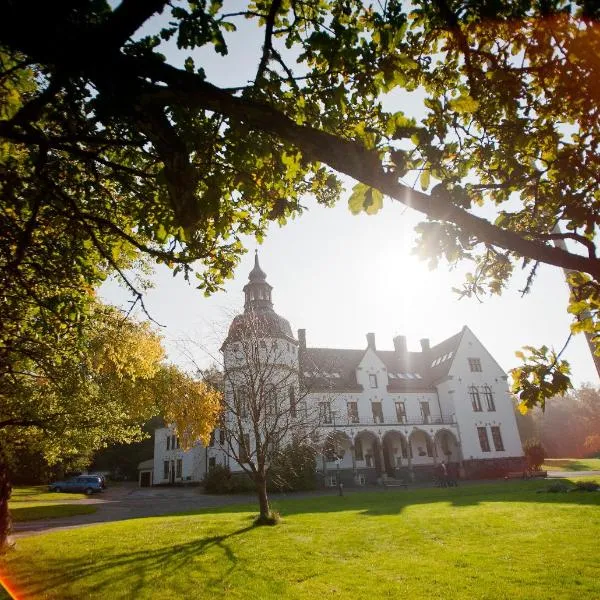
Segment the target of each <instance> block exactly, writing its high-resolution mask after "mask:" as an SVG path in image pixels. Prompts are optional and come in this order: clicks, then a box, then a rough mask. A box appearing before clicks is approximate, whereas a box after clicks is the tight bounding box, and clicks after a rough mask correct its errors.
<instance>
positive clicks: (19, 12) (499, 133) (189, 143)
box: [0, 0, 600, 406]
mask: <svg viewBox="0 0 600 600" xmlns="http://www.w3.org/2000/svg"><path fill="white" fill-rule="evenodd" d="M0 6H1V7H2V15H3V19H2V21H1V23H0V44H1V46H2V54H1V65H0V81H1V86H0V94H2V97H1V101H2V102H1V104H2V106H1V108H0V140H1V145H0V186H1V187H2V203H3V208H4V210H3V217H2V218H3V220H4V222H3V232H2V233H3V234H4V233H5V231H6V232H7V233H8V238H7V240H8V241H7V242H6V243H5V242H2V243H3V244H4V246H3V253H4V255H3V256H4V257H3V259H2V260H3V263H2V276H3V278H6V280H9V279H10V281H12V282H17V283H15V284H14V285H16V286H18V292H15V294H16V295H15V297H18V294H20V293H21V291H22V290H23V289H25V290H26V292H25V295H26V298H27V302H29V303H31V304H32V305H33V306H35V307H36V308H35V310H38V307H39V305H40V304H42V305H43V306H44V310H47V311H50V312H51V313H52V314H55V313H56V311H61V310H63V311H66V313H67V316H68V315H69V314H70V313H71V312H72V310H71V308H70V306H71V305H70V303H69V302H67V303H66V304H65V303H61V301H60V294H56V293H52V294H50V295H49V297H45V296H43V297H39V296H38V295H36V294H35V293H33V292H35V288H33V291H32V286H31V283H30V279H29V274H30V275H31V277H34V273H36V269H37V270H39V271H40V273H39V275H40V276H41V277H42V278H43V277H45V276H46V273H44V269H45V268H46V266H47V268H48V270H49V271H53V270H54V266H53V265H54V263H53V262H47V263H43V262H41V261H40V262H37V261H36V252H38V248H39V247H41V248H43V252H44V253H45V254H44V257H46V253H47V254H48V256H49V257H50V258H53V259H55V261H56V263H59V264H61V265H64V264H67V263H66V262H61V260H60V259H61V256H64V257H69V258H70V259H71V260H70V261H69V263H68V264H69V268H73V269H74V270H73V274H74V278H73V280H72V281H73V283H72V285H73V286H77V277H78V276H80V274H81V273H82V272H85V275H86V277H87V276H90V277H91V280H92V281H97V280H98V279H99V278H101V277H100V274H98V273H96V272H95V268H96V265H95V263H94V261H93V260H89V259H88V258H87V257H88V252H92V255H95V256H97V257H99V258H100V261H99V263H100V264H103V265H105V267H106V269H110V268H112V269H117V270H118V271H120V272H121V273H122V275H123V277H127V275H126V273H125V272H124V270H123V266H122V263H121V261H125V262H131V261H132V260H135V257H136V256H140V253H141V255H145V256H150V257H152V258H154V259H156V260H158V261H159V262H164V263H166V264H168V265H169V266H171V267H173V268H174V270H175V271H182V272H183V273H184V274H185V275H186V276H189V275H190V273H191V271H192V267H191V265H192V263H193V261H195V260H199V261H201V262H202V264H203V267H204V268H203V269H202V270H201V271H200V272H199V273H198V274H197V275H198V277H199V279H200V281H199V285H200V287H202V288H203V289H204V290H205V291H206V292H208V293H210V292H212V291H214V290H216V289H218V287H219V286H220V285H221V284H222V283H223V281H224V278H226V277H229V276H231V274H232V270H233V267H234V266H235V264H236V263H237V260H238V259H239V256H240V254H241V253H242V252H243V251H244V248H243V244H242V237H243V236H244V235H247V234H250V235H255V236H256V237H258V238H259V239H260V238H261V237H262V236H263V235H264V232H265V230H266V227H267V225H268V223H269V222H272V221H278V222H279V223H284V222H285V221H286V220H287V219H289V218H291V217H293V216H295V215H297V214H299V213H301V212H302V210H303V205H302V198H303V197H304V196H305V195H306V194H312V195H314V196H315V197H316V199H317V201H318V202H321V203H323V204H331V203H333V202H335V201H336V200H337V199H338V198H339V196H340V193H341V189H342V188H341V185H340V181H339V179H338V176H337V175H338V174H345V175H348V176H350V177H352V178H354V179H355V180H356V181H357V185H356V186H355V187H354V189H353V193H352V195H351V196H350V200H349V204H350V209H351V210H352V211H353V212H359V211H366V212H367V213H369V214H373V213H376V212H377V211H378V210H379V208H380V207H381V205H382V203H383V199H384V197H388V198H390V199H392V200H394V201H398V202H402V203H404V204H406V205H408V206H411V207H412V208H414V209H416V210H418V211H420V212H421V213H423V215H424V216H425V218H426V220H425V221H424V222H423V223H422V224H421V225H420V226H419V228H418V232H419V240H418V249H419V252H420V253H421V254H422V255H423V256H425V257H427V258H428V259H429V260H430V262H431V263H432V264H433V265H435V264H437V262H438V261H439V260H440V259H445V260H448V261H449V262H451V263H453V262H456V261H458V260H465V259H466V260H471V261H473V264H474V267H473V272H472V274H471V275H469V277H468V279H467V281H466V282H465V287H464V289H463V290H461V293H463V294H465V295H481V294H485V293H492V294H494V293H500V292H501V291H502V289H503V288H504V287H505V285H506V283H507V281H508V279H509V278H510V276H511V274H512V272H513V270H514V269H515V267H516V266H520V267H522V268H525V269H528V280H527V284H526V287H525V291H527V290H528V289H529V287H530V286H531V285H532V283H533V280H534V278H535V273H536V269H537V267H538V265H539V264H540V263H546V264H550V265H554V266H557V267H561V268H563V269H568V270H569V271H570V272H571V275H570V278H571V286H572V298H571V302H570V305H569V311H570V312H572V313H573V316H574V322H573V330H574V331H586V332H588V333H590V334H591V335H592V338H593V342H594V343H595V344H596V343H597V342H598V335H597V331H598V329H599V328H600V321H599V319H598V308H599V302H600V288H599V286H600V260H599V259H598V257H597V255H596V252H597V251H596V232H597V228H598V209H597V206H598V194H599V193H600V192H599V191H598V189H599V188H598V177H599V174H600V173H599V164H598V160H597V146H598V142H599V130H598V128H599V119H598V99H599V96H600V87H599V84H598V82H599V81H600V77H599V75H600V60H599V59H598V57H599V56H600V52H599V50H600V27H599V25H598V18H599V17H600V8H598V7H597V5H596V3H593V2H589V1H588V0H575V1H568V0H543V1H542V0H539V1H534V0H520V1H517V2H514V1H510V2H508V1H503V0H500V1H498V2H493V3H490V2H467V1H461V0H435V1H433V2H425V1H420V0H416V1H415V2H412V3H410V5H409V4H408V3H402V2H400V1H398V0H386V1H383V0H382V1H380V2H376V3H374V4H373V5H372V6H371V5H368V4H366V3H364V2H362V0H252V1H249V2H247V3H240V2H224V1H223V0H201V1H196V2H189V3H187V2H174V3H167V2H166V0H123V1H122V2H121V3H119V4H118V5H116V6H114V7H113V6H111V5H110V4H109V3H108V2H105V1H102V0H88V1H86V2H71V1H67V2H61V3H58V4H56V3H54V4H53V3H38V2H33V1H27V0H21V1H19V2H16V1H14V0H3V1H2V2H0ZM245 20H250V21H252V22H253V23H254V24H255V26H256V27H257V28H260V31H261V35H262V39H263V44H262V51H261V53H260V54H259V55H258V56H257V57H256V70H255V71H254V72H253V73H249V74H248V80H247V81H245V82H241V83H240V86H239V87H236V88H227V89H225V88H221V87H218V86H217V85H215V84H214V83H212V82H211V81H209V80H208V78H207V75H206V71H205V69H204V68H203V65H202V56H204V55H203V54H201V53H199V52H198V50H199V49H204V50H206V49H207V48H211V49H212V50H214V52H216V53H217V54H219V55H222V56H226V55H227V52H228V45H227V40H228V39H231V38H230V36H234V35H236V28H237V27H238V25H239V23H240V22H242V21H245ZM148 31H151V32H153V33H150V34H148V33H147V32H148ZM168 44H176V45H177V47H178V48H179V49H181V50H184V51H187V52H189V55H190V56H189V57H188V58H187V59H186V60H185V62H184V64H181V65H180V64H175V63H174V62H169V61H168V60H167V59H166V57H165V55H164V54H163V51H164V48H165V45H168ZM411 93H416V94H417V96H418V97H422V102H423V111H422V116H419V117H417V118H415V117H414V116H411V115H409V114H408V113H407V111H403V110H401V108H402V103H403V102H404V101H405V98H406V97H407V96H405V94H411ZM390 98H391V99H394V98H395V99H396V102H395V105H396V106H395V108H394V109H393V110H392V109H389V106H391V105H392V104H394V102H391V101H390ZM397 108H400V110H397ZM417 182H418V185H417ZM417 187H419V188H420V189H417ZM54 231H60V232H62V233H63V234H64V235H61V236H59V239H60V242H57V245H56V246H55V245H54V235H53V232H54ZM39 235H42V236H44V235H46V236H47V237H46V238H44V241H43V242H42V243H40V244H39V245H38V243H37V242H38V240H39V239H40V238H39V237H38V236H39ZM51 241H52V243H50V242H51ZM564 241H568V242H569V243H570V244H571V246H566V245H564V244H563V243H562V242H564ZM34 265H35V266H34ZM50 280H51V281H52V278H50ZM36 281H38V279H37V276H36ZM84 281H85V282H86V284H85V285H89V281H90V279H87V278H85V277H84ZM130 284H131V287H132V289H134V290H135V291H136V293H137V292H138V289H137V288H136V286H135V285H134V284H133V283H132V282H130ZM11 285H13V284H11ZM9 289H10V288H9ZM78 289H81V287H79V288H78ZM15 310H16V309H15ZM62 316H64V315H62ZM12 322H13V320H11V323H12ZM14 322H15V323H17V325H15V326H14V327H18V326H20V325H18V324H19V323H20V322H21V321H20V320H19V317H18V316H16V317H15V318H14ZM11 326H12V325H11ZM539 353H540V354H541V355H544V356H540V355H536V354H535V353H532V360H531V361H530V363H529V366H528V368H526V369H525V370H521V371H520V372H519V373H517V377H516V379H517V381H518V382H519V387H518V390H517V391H519V393H521V394H522V401H523V404H524V405H525V406H531V405H533V404H535V403H537V402H540V401H543V399H544V398H545V397H548V395H550V394H551V393H553V392H555V391H557V390H560V389H565V387H566V386H567V385H568V373H567V371H568V369H567V366H566V365H565V364H564V362H562V361H561V360H560V357H559V356H557V355H552V354H551V353H548V352H547V351H543V350H541V351H540V352H539Z"/></svg>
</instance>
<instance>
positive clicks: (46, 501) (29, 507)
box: [9, 485, 96, 521]
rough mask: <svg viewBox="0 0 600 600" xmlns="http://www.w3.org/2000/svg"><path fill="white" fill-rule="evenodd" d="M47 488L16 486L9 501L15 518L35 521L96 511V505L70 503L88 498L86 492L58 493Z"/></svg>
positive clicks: (40, 486) (16, 519) (15, 519)
mask: <svg viewBox="0 0 600 600" xmlns="http://www.w3.org/2000/svg"><path fill="white" fill-rule="evenodd" d="M47 490H48V488H47V487H46V486H42V485H38V486H30V487H16V488H14V489H13V492H12V496H11V499H10V502H9V508H10V512H11V515H12V518H13V520H14V521H33V520H36V519H52V518H55V517H70V516H71V515H83V514H89V513H93V512H96V507H95V506H92V505H89V504H70V503H69V501H72V500H81V499H82V498H87V496H86V495H85V494H63V493H61V494H57V493H56V492H48V491H47Z"/></svg>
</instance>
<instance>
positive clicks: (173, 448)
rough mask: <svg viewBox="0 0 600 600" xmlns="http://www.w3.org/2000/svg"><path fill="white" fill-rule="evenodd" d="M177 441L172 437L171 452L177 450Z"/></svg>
mask: <svg viewBox="0 0 600 600" xmlns="http://www.w3.org/2000/svg"><path fill="white" fill-rule="evenodd" d="M175 439H176V437H175V436H174V435H172V436H171V450H175V448H176V446H175Z"/></svg>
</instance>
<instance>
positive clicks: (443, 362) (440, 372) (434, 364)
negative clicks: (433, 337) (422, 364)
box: [427, 326, 466, 385]
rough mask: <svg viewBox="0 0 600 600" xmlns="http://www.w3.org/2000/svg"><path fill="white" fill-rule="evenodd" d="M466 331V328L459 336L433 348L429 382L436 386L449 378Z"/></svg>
mask: <svg viewBox="0 0 600 600" xmlns="http://www.w3.org/2000/svg"><path fill="white" fill-rule="evenodd" d="M465 330H466V326H465V327H463V328H462V329H461V330H460V331H459V332H458V333H457V334H455V335H453V336H452V337H449V338H448V339H446V340H444V341H443V342H440V343H439V344H438V345H437V346H432V348H431V349H430V350H429V365H427V366H428V368H429V381H430V382H431V383H432V384H434V385H435V384H436V383H437V382H439V381H440V380H442V379H444V377H447V376H448V373H449V372H450V367H451V366H452V362H453V361H454V357H455V356H456V351H457V350H458V347H459V346H460V341H461V340H462V337H463V335H464V333H465Z"/></svg>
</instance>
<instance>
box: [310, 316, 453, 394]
mask: <svg viewBox="0 0 600 600" xmlns="http://www.w3.org/2000/svg"><path fill="white" fill-rule="evenodd" d="M463 332H464V328H463V329H462V330H461V331H460V332H458V333H457V334H456V335H453V336H452V337H449V338H448V339H446V340H444V341H442V342H440V343H439V344H437V345H435V346H432V347H431V348H430V349H429V351H427V352H408V351H404V352H402V351H400V352H398V351H395V350H374V352H375V354H376V355H377V356H378V358H379V359H380V360H381V361H382V363H383V364H384V365H385V368H386V370H387V374H388V382H387V390H388V392H424V391H430V392H433V391H435V385H436V383H438V382H439V381H441V380H443V379H444V377H446V376H447V375H448V372H449V370H450V367H451V365H452V358H453V357H454V354H455V353H456V350H457V349H458V346H459V344H460V340H461V338H462V335H463ZM364 355H365V350H355V349H348V348H301V349H300V371H301V374H302V376H303V378H304V381H305V382H306V385H307V387H308V388H309V390H311V391H315V392H342V391H343V392H362V391H363V387H362V385H360V384H359V383H358V382H357V380H356V369H357V367H358V366H359V365H360V363H361V361H362V359H363V357H364Z"/></svg>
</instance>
